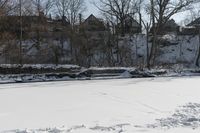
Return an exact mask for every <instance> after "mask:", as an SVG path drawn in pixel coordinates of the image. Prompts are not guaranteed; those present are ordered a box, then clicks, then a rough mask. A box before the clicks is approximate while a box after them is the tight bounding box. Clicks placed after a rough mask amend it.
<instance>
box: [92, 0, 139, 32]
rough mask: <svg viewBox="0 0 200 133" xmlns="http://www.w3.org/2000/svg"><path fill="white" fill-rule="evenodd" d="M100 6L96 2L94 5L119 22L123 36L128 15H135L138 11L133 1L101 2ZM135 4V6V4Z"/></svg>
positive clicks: (109, 0) (104, 0)
mask: <svg viewBox="0 0 200 133" xmlns="http://www.w3.org/2000/svg"><path fill="white" fill-rule="evenodd" d="M99 1H100V5H99V4H97V3H95V2H94V5H95V6H96V7H97V8H98V9H99V10H100V11H101V12H103V13H104V14H108V15H110V16H112V17H113V18H115V19H116V20H117V21H119V24H120V30H121V34H122V35H124V33H125V19H126V15H128V14H129V15H134V14H135V13H136V10H135V9H134V8H133V6H134V5H135V1H133V0H99ZM133 3H134V4H133Z"/></svg>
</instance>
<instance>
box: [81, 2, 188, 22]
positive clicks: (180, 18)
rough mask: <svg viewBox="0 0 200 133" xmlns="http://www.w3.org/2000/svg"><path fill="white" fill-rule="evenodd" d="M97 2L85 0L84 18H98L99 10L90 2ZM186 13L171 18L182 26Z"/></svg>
mask: <svg viewBox="0 0 200 133" xmlns="http://www.w3.org/2000/svg"><path fill="white" fill-rule="evenodd" d="M94 1H95V2H97V1H98V0H86V6H87V11H86V13H85V14H84V17H85V18H87V17H88V16H89V15H90V14H94V15H95V16H97V17H98V16H100V13H99V10H98V9H97V8H96V7H95V6H94V5H93V4H92V2H94ZM187 15H188V12H183V13H178V14H176V15H174V16H173V17H172V18H173V19H174V20H175V21H176V22H177V23H178V24H180V25H184V24H183V20H185V19H186V18H187Z"/></svg>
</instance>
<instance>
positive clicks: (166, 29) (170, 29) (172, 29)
mask: <svg viewBox="0 0 200 133" xmlns="http://www.w3.org/2000/svg"><path fill="white" fill-rule="evenodd" d="M179 27H180V26H179V25H178V24H177V23H176V22H175V20H174V19H170V20H168V21H167V22H166V23H165V24H164V25H162V27H160V28H158V24H156V27H155V28H156V30H157V34H159V35H164V34H168V33H174V34H177V33H178V31H179ZM150 33H153V28H151V30H150Z"/></svg>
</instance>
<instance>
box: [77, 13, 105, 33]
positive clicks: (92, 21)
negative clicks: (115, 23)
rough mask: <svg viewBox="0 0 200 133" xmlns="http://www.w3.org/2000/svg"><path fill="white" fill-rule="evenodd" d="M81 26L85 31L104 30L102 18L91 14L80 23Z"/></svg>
mask: <svg viewBox="0 0 200 133" xmlns="http://www.w3.org/2000/svg"><path fill="white" fill-rule="evenodd" d="M81 28H82V30H85V31H87V32H100V31H105V30H106V26H105V25H104V22H103V20H101V19H99V18H96V17H95V16H94V15H93V14H91V15H90V16H89V17H88V18H87V19H86V20H85V21H84V22H83V23H81Z"/></svg>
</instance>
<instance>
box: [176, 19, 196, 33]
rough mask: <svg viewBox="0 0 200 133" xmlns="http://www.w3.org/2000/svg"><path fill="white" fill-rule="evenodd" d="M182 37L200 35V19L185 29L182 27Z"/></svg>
mask: <svg viewBox="0 0 200 133" xmlns="http://www.w3.org/2000/svg"><path fill="white" fill-rule="evenodd" d="M179 34H181V35H197V34H200V18H197V19H195V20H194V21H192V22H191V23H189V24H188V25H186V26H185V27H180V30H179Z"/></svg>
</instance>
